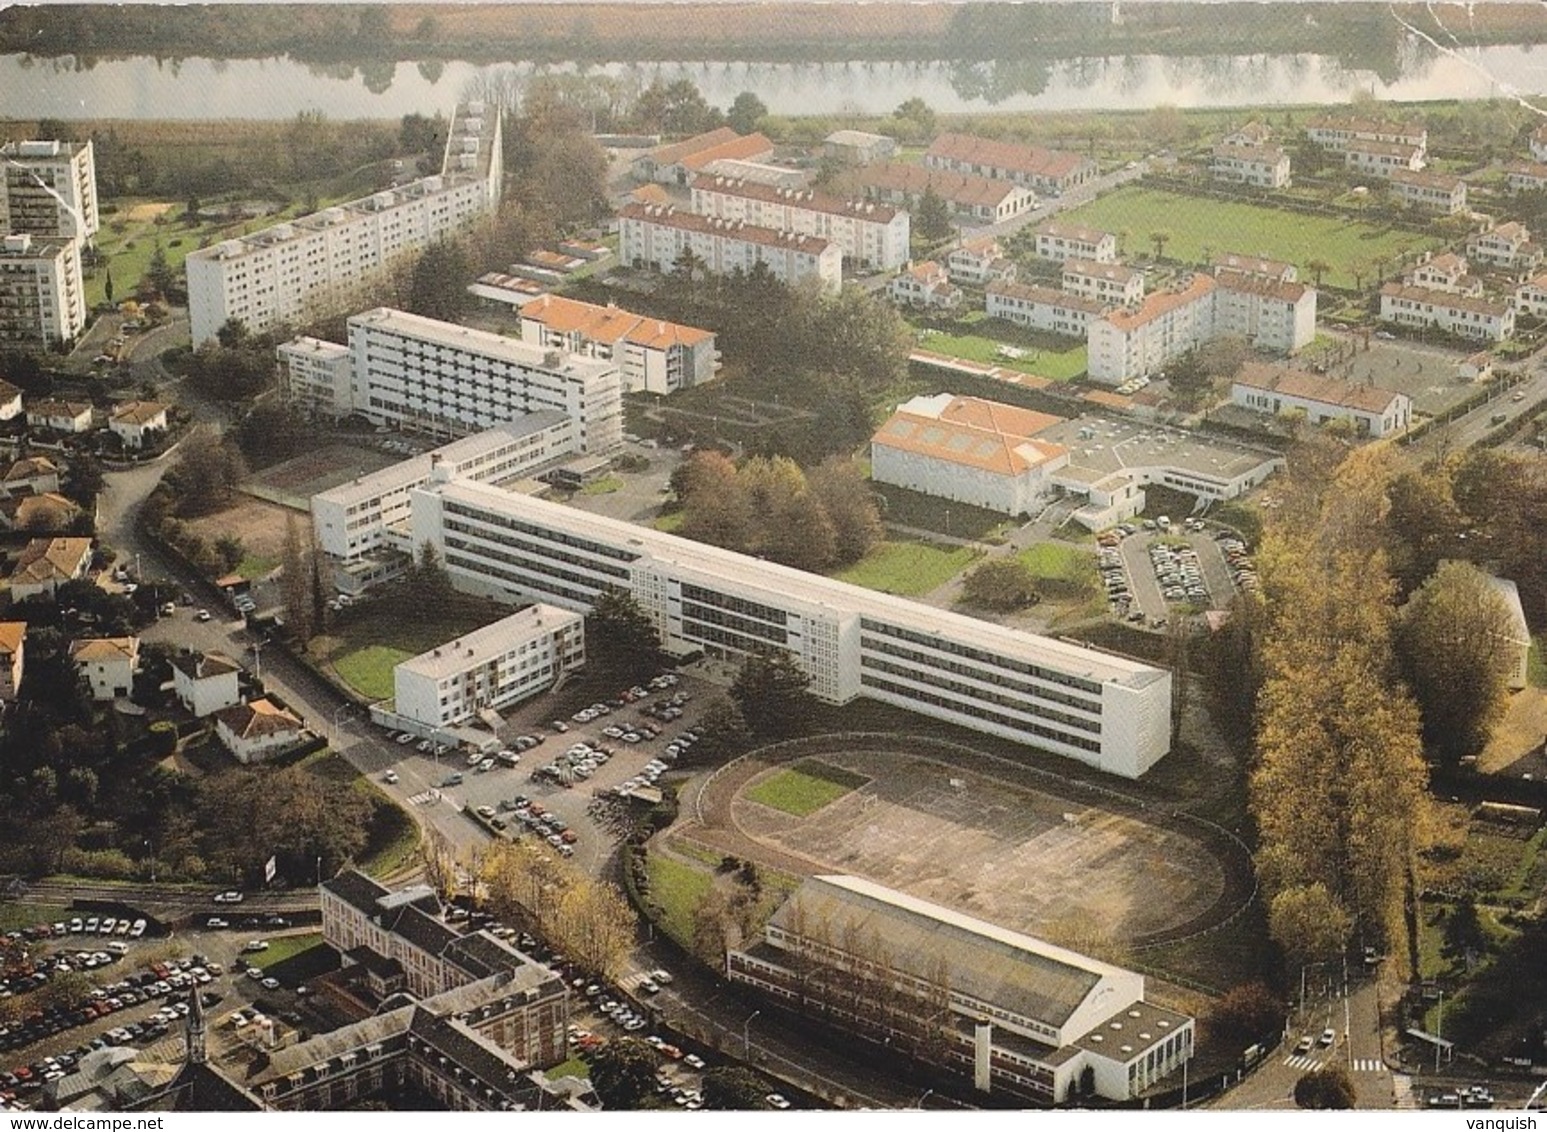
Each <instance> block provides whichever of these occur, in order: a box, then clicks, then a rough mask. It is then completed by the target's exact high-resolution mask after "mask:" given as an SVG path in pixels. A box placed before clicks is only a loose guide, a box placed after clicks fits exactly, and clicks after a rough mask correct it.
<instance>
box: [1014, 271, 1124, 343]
mask: <svg viewBox="0 0 1547 1132" xmlns="http://www.w3.org/2000/svg"><path fill="white" fill-rule="evenodd" d="M984 294H985V297H986V304H985V305H986V307H987V310H988V317H989V318H1002V319H1005V320H1006V321H1008V322H1014V323H1018V324H1019V325H1021V326H1029V327H1031V328H1032V329H1033V330H1046V331H1048V332H1050V333H1052V334H1065V335H1068V336H1069V337H1071V338H1084V337H1085V336H1086V334H1087V333H1089V331H1090V324H1091V321H1092V320H1093V319H1097V318H1100V317H1101V316H1102V315H1103V314H1105V313H1106V312H1107V311H1108V310H1110V309H1111V305H1110V304H1108V303H1103V302H1101V301H1100V300H1099V299H1082V298H1080V297H1079V296H1078V295H1071V294H1070V293H1069V292H1068V291H1060V290H1057V289H1056V288H1053V287H1039V286H1036V285H1035V284H1031V283H990V284H989V285H988V287H987V289H986V290H985V292H984Z"/></svg>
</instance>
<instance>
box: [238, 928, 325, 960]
mask: <svg viewBox="0 0 1547 1132" xmlns="http://www.w3.org/2000/svg"><path fill="white" fill-rule="evenodd" d="M321 946H322V933H321V932H307V933H306V934H304V935H285V936H279V937H277V938H273V939H270V940H269V948H268V950H267V951H264V952H262V953H259V954H254V955H253V956H252V960H253V962H254V963H256V964H257V965H258V966H260V967H263V968H265V969H267V968H269V967H277V966H278V965H279V964H281V963H283V962H285V961H286V960H287V959H294V958H295V957H296V956H297V955H300V954H301V953H302V952H305V951H310V950H311V949H312V948H314V947H321Z"/></svg>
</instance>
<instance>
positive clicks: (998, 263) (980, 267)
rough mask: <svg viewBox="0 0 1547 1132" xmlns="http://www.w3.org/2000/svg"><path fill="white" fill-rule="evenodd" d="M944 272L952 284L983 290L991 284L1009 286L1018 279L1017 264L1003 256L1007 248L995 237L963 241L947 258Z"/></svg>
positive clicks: (980, 237)
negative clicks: (947, 274) (947, 273)
mask: <svg viewBox="0 0 1547 1132" xmlns="http://www.w3.org/2000/svg"><path fill="white" fill-rule="evenodd" d="M945 269H946V270H947V271H948V272H950V275H951V281H952V282H953V283H966V284H968V285H970V286H973V287H983V286H986V285H987V284H989V283H1009V282H1012V281H1014V279H1015V275H1016V268H1015V261H1014V260H1012V259H1009V258H1008V257H1006V256H1005V254H1004V247H1003V245H1001V244H1000V243H999V241H998V239H997V238H995V237H993V236H976V237H973V238H972V239H968V240H963V241H962V242H961V243H959V244H957V245H956V247H954V248H952V249H951V252H950V254H949V255H947V256H946V257H945Z"/></svg>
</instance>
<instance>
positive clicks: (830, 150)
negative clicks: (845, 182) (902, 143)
mask: <svg viewBox="0 0 1547 1132" xmlns="http://www.w3.org/2000/svg"><path fill="white" fill-rule="evenodd" d="M822 144H823V147H824V150H825V152H826V154H827V156H829V157H834V158H837V159H838V160H839V161H842V162H844V163H845V164H848V165H869V164H870V163H871V162H873V161H885V160H887V159H889V158H892V157H896V156H897V139H896V138H890V137H887V136H886V135H885V134H867V133H865V132H864V131H863V130H834V131H833V132H832V133H830V134H828V135H827V137H826V138H824V139H823V142H822Z"/></svg>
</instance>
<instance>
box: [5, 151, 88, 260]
mask: <svg viewBox="0 0 1547 1132" xmlns="http://www.w3.org/2000/svg"><path fill="white" fill-rule="evenodd" d="M101 222H102V221H101V216H100V214H99V212H98V209H97V165H96V150H95V148H94V147H93V145H92V143H91V142H89V141H84V142H66V141H17V142H8V143H6V144H5V145H3V146H0V233H5V232H27V233H30V234H32V235H34V236H58V237H60V238H62V239H66V240H74V241H76V242H77V243H89V242H90V241H91V239H92V237H94V236H95V235H96V234H97V229H98V228H99V227H100V225H101Z"/></svg>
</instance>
